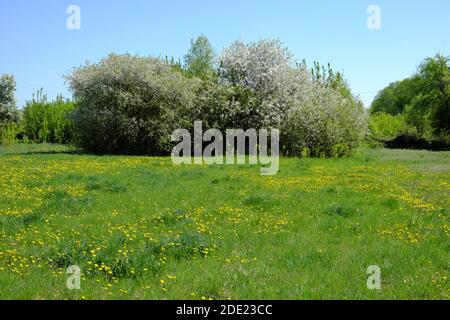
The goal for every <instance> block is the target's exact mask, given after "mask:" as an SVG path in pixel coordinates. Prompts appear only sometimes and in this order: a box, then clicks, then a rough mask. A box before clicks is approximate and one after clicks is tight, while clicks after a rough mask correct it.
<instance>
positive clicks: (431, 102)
mask: <svg viewBox="0 0 450 320" xmlns="http://www.w3.org/2000/svg"><path fill="white" fill-rule="evenodd" d="M371 111H372V113H377V112H386V113H390V114H393V115H395V114H399V113H404V115H405V120H406V122H407V123H408V125H410V126H412V127H414V128H415V131H416V133H417V135H419V136H422V137H425V138H427V139H433V138H438V139H445V138H446V137H448V136H449V135H450V57H445V56H442V55H440V54H438V55H436V56H434V57H431V58H427V59H425V61H424V62H423V63H422V64H421V65H420V67H419V70H418V72H417V74H416V75H414V76H412V77H410V78H407V79H405V80H403V81H400V82H395V83H392V84H390V85H389V86H388V87H387V88H385V89H383V90H382V91H380V93H379V94H378V95H377V97H376V98H375V100H374V102H373V103H372V106H371Z"/></svg>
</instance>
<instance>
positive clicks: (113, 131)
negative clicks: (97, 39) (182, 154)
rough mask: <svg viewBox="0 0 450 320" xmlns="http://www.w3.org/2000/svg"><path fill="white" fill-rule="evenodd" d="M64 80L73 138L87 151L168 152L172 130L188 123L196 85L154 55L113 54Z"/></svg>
mask: <svg viewBox="0 0 450 320" xmlns="http://www.w3.org/2000/svg"><path fill="white" fill-rule="evenodd" d="M67 79H68V81H69V84H70V88H71V90H72V91H73V94H74V98H75V100H76V102H77V108H76V109H75V111H74V113H73V116H72V118H73V120H74V123H75V126H76V128H77V130H76V132H77V142H78V144H79V145H80V146H81V147H83V148H84V149H85V150H86V151H90V152H94V153H122V154H147V155H161V154H168V153H169V152H170V150H171V145H172V144H171V141H170V137H171V133H172V132H173V131H174V130H175V129H177V128H186V127H189V126H192V112H193V110H194V101H195V98H196V91H197V89H198V84H199V83H198V81H197V80H196V79H188V78H186V77H184V76H183V75H182V74H181V73H179V72H176V71H174V70H173V69H172V68H171V67H170V65H168V64H167V63H165V62H163V61H162V60H160V59H158V58H153V57H138V56H132V55H115V54H111V55H109V56H108V57H107V58H105V59H103V60H101V61H100V62H99V63H98V64H86V65H84V66H81V67H79V68H76V69H74V71H73V72H72V73H71V74H70V75H69V76H67Z"/></svg>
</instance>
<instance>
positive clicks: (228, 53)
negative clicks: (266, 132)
mask: <svg viewBox="0 0 450 320" xmlns="http://www.w3.org/2000/svg"><path fill="white" fill-rule="evenodd" d="M219 60H220V69H219V76H220V83H221V85H222V86H226V88H227V89H226V90H225V89H219V90H218V92H219V94H217V91H216V92H215V94H212V95H211V93H210V92H208V95H209V96H210V97H213V99H212V100H210V101H209V102H210V104H209V105H213V106H215V108H214V107H211V106H209V109H208V110H207V111H209V112H212V114H213V115H212V117H211V118H212V119H216V120H217V119H219V118H220V119H221V120H222V123H223V122H225V125H227V126H230V125H241V126H240V127H242V128H244V129H245V128H261V127H268V126H271V127H276V128H279V129H280V130H281V146H282V152H283V153H284V154H287V155H296V156H298V155H302V154H305V155H314V156H322V155H323V156H342V155H345V154H348V153H350V152H351V151H352V150H354V149H355V148H356V147H357V146H358V144H359V142H360V141H361V140H362V139H363V138H364V136H365V132H366V123H367V120H366V113H365V111H364V108H363V106H362V103H361V102H360V101H358V100H357V99H355V98H354V97H353V96H352V95H351V94H348V93H347V92H349V90H342V89H346V88H342V86H343V85H344V83H343V82H342V83H340V82H339V81H336V78H335V75H333V74H331V75H332V79H321V78H320V77H318V76H317V75H314V74H311V73H310V72H308V71H307V69H306V66H305V65H301V66H294V62H293V59H292V55H291V54H290V52H289V51H288V50H287V49H286V48H284V47H283V45H282V44H281V42H280V41H278V40H260V41H258V42H256V43H250V44H245V43H243V42H240V41H238V42H235V43H234V44H232V45H231V46H230V47H229V48H227V49H225V50H224V51H223V52H222V54H221V55H220V57H219ZM338 76H339V77H340V74H338ZM327 80H330V81H327ZM339 86H341V87H339ZM343 93H345V94H343ZM227 95H228V97H225V96H227ZM204 114H208V112H204ZM218 122H221V121H218Z"/></svg>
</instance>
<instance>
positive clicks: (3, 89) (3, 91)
mask: <svg viewBox="0 0 450 320" xmlns="http://www.w3.org/2000/svg"><path fill="white" fill-rule="evenodd" d="M15 91H16V80H15V79H14V76H12V75H9V74H3V75H2V76H1V77H0V130H1V129H2V127H4V126H6V125H8V124H10V123H14V122H18V121H19V112H18V110H17V107H16V99H15V97H14V93H15Z"/></svg>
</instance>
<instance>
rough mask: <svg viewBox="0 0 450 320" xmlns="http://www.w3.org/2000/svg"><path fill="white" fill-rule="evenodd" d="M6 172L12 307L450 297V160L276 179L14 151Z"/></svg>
mask: <svg viewBox="0 0 450 320" xmlns="http://www.w3.org/2000/svg"><path fill="white" fill-rule="evenodd" d="M0 173H1V174H0V299H448V298H449V296H450V283H449V279H448V275H449V260H448V258H449V231H450V227H449V210H450V152H439V153H437V152H436V153H433V152H428V151H405V150H387V149H361V150H360V151H359V152H357V154H356V155H354V156H352V157H346V158H339V159H317V158H304V159H300V158H282V159H281V161H280V171H279V173H278V174H277V175H276V176H273V177H264V176H261V175H260V172H259V167H258V166H250V165H233V166H230V165H229V166H225V165H224V166H219V165H214V166H203V165H200V166H198V165H197V166H194V165H191V166H189V165H183V166H175V165H173V164H172V162H171V159H170V158H165V157H129V156H92V155H85V154H82V153H79V152H78V151H77V150H75V149H73V148H70V147H66V146H59V145H48V144H41V145H32V144H30V145H27V144H16V145H12V146H1V147H0ZM70 265H78V266H80V268H81V270H82V279H81V290H68V289H67V287H66V280H67V277H68V275H67V274H66V268H67V267H68V266H70ZM371 265H378V266H379V267H380V268H381V272H382V275H381V278H382V287H381V290H369V289H368V288H367V286H366V281H367V278H368V275H367V268H368V267H369V266H371Z"/></svg>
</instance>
